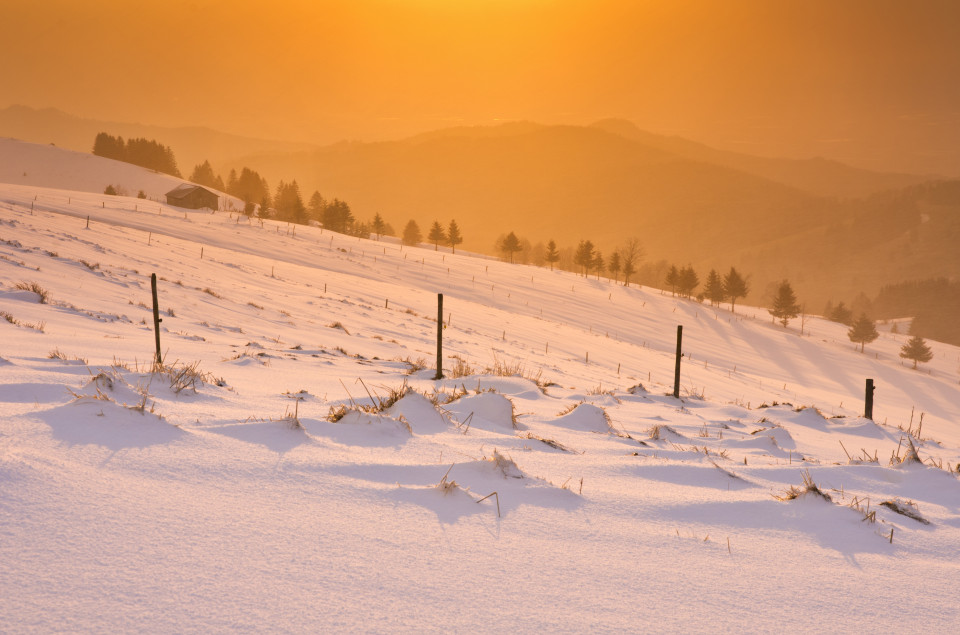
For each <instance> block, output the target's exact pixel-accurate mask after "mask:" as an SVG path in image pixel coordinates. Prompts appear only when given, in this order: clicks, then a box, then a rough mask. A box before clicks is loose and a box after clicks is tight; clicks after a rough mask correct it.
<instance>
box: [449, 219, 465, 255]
mask: <svg viewBox="0 0 960 635" xmlns="http://www.w3.org/2000/svg"><path fill="white" fill-rule="evenodd" d="M462 242H463V235H462V234H461V233H460V226H459V225H457V221H456V220H451V221H450V226H449V227H447V244H448V245H450V249H451V250H453V253H457V245H459V244H460V243H462Z"/></svg>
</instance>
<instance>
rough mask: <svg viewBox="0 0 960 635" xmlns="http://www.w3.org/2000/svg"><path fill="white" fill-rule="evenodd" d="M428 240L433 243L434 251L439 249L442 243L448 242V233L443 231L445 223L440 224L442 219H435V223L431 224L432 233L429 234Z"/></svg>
mask: <svg viewBox="0 0 960 635" xmlns="http://www.w3.org/2000/svg"><path fill="white" fill-rule="evenodd" d="M427 240H429V241H430V242H432V243H433V250H434V251H437V248H438V247H439V246H440V243H442V242H446V240H447V234H446V232H445V231H443V225H441V224H440V221H436V220H435V221H433V225H431V226H430V233H429V234H427Z"/></svg>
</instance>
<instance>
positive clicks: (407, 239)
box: [403, 220, 423, 246]
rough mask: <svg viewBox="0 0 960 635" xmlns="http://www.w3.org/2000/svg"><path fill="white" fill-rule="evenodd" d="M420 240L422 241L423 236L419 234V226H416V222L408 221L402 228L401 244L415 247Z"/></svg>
mask: <svg viewBox="0 0 960 635" xmlns="http://www.w3.org/2000/svg"><path fill="white" fill-rule="evenodd" d="M421 240H423V234H421V233H420V225H417V221H415V220H410V221H409V222H408V223H407V226H406V227H404V228H403V244H404V245H410V246H416V245H419V244H420V241H421Z"/></svg>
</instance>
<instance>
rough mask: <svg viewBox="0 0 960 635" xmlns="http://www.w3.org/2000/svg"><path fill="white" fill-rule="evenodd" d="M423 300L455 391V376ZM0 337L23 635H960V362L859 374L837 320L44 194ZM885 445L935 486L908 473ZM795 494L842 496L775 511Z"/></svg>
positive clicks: (4, 571) (25, 219) (15, 256)
mask: <svg viewBox="0 0 960 635" xmlns="http://www.w3.org/2000/svg"><path fill="white" fill-rule="evenodd" d="M68 200H69V202H68ZM31 203H32V204H33V208H34V210H33V212H32V213H31V209H30V208H31ZM135 205H136V206H137V211H133V210H134V206H135ZM88 216H89V218H90V222H89V228H87V217H88ZM647 239H648V240H654V237H647ZM201 250H202V259H201ZM151 273H156V274H157V276H158V278H159V285H158V286H159V296H160V309H161V317H162V319H163V322H162V329H161V344H162V350H163V355H164V356H165V362H166V364H167V365H168V366H171V367H175V368H178V369H181V370H182V369H183V368H184V367H185V366H189V365H194V364H195V366H194V368H195V370H198V371H200V372H201V373H202V381H197V382H196V383H195V384H194V385H192V386H187V387H185V388H183V389H182V390H179V391H177V387H178V386H176V385H174V386H171V377H170V374H169V373H168V374H157V373H151V372H150V370H151V368H150V367H151V361H152V358H153V354H154V335H153V330H152V320H153V316H152V306H151V292H150V274H151ZM22 282H25V283H36V284H37V285H38V286H39V287H40V288H41V289H43V290H45V291H46V292H47V294H48V297H47V300H46V303H40V302H39V296H38V295H37V294H36V293H33V292H32V291H29V290H18V289H16V286H17V284H18V283H22ZM437 293H443V294H444V316H443V319H444V322H446V323H447V324H446V328H445V329H444V331H443V338H444V346H445V348H444V366H445V369H446V370H447V372H448V374H449V373H450V371H451V370H452V369H453V368H454V366H455V365H457V364H458V362H459V363H460V364H461V370H462V371H468V374H467V375H465V376H462V377H457V378H452V377H448V378H447V379H444V380H440V381H435V380H433V376H434V373H435V359H436V358H435V355H436V350H435V344H436V335H437V323H436V319H437V297H436V294H437ZM0 311H3V312H4V314H5V316H6V315H9V316H10V319H12V320H14V322H10V321H8V320H7V319H3V320H0V336H2V339H0V598H2V601H0V631H3V632H32V631H71V632H77V631H97V632H104V631H153V632H224V631H248V632H261V631H268V632H274V631H296V632H331V631H381V632H382V631H409V632H451V631H456V632H470V631H502V630H504V629H509V630H518V631H523V632H526V631H546V632H565V631H566V632H569V631H576V632H601V631H606V632H652V631H709V632H713V631H750V632H753V631H776V632H790V631H818V632H833V631H841V630H843V631H880V630H884V629H898V630H899V629H902V628H904V627H906V626H908V625H909V626H910V627H914V626H916V627H922V628H925V629H932V631H933V632H946V631H952V630H954V629H955V628H956V624H957V619H958V617H960V609H958V607H960V601H958V600H957V598H958V597H960V593H958V592H960V511H958V510H960V483H958V479H957V475H956V472H954V473H950V472H949V471H948V468H952V469H953V470H956V466H957V463H958V462H960V428H958V424H960V390H958V388H960V386H958V379H960V377H958V366H960V352H958V349H957V348H956V347H953V346H947V345H943V344H940V343H936V342H931V343H930V344H931V346H932V348H933V351H934V355H935V357H934V359H933V361H932V362H930V363H929V364H925V365H922V366H921V368H920V369H918V370H913V369H912V368H911V367H910V365H909V364H904V363H901V360H900V359H899V357H898V352H899V348H900V346H901V345H902V343H903V341H904V336H903V335H893V334H890V333H889V332H884V333H883V334H882V335H881V337H880V339H879V340H877V341H876V342H873V343H872V344H868V345H867V347H866V352H865V353H863V354H861V353H860V352H859V351H858V350H855V347H854V345H853V344H851V343H850V342H849V341H848V340H847V338H846V329H845V327H843V326H841V325H837V324H833V323H829V322H825V321H822V320H819V319H816V318H810V319H808V320H807V322H806V325H805V334H804V335H803V336H801V335H800V334H799V330H800V324H799V320H795V321H794V322H793V323H791V325H790V327H789V328H788V329H784V328H783V327H781V326H779V325H774V324H772V323H771V320H770V317H769V315H768V314H767V313H766V311H765V310H762V309H754V308H750V307H737V312H736V314H735V315H734V314H731V312H730V311H729V307H727V306H726V305H724V307H723V308H720V309H715V308H711V307H709V306H707V305H702V304H698V303H696V302H694V301H687V300H679V299H676V298H672V297H670V295H669V293H667V294H664V293H661V292H660V291H658V290H654V289H649V288H637V287H631V288H624V287H623V286H622V285H620V286H618V285H615V284H613V283H611V282H609V281H607V280H605V279H604V280H600V281H597V280H596V279H585V278H583V277H578V276H575V275H573V274H570V273H561V272H551V271H549V270H546V269H542V268H535V267H528V266H519V265H509V264H505V263H500V262H497V261H495V260H490V259H486V258H481V257H476V256H470V255H461V254H457V255H452V254H450V253H447V252H446V251H444V250H442V249H441V250H439V251H434V249H433V248H432V247H429V248H426V247H425V248H409V247H404V248H402V249H401V247H400V246H399V245H398V244H397V243H396V242H395V241H394V240H392V239H384V240H382V241H368V240H358V239H356V238H349V237H346V236H342V235H338V234H331V233H330V232H321V230H320V229H318V228H308V227H297V228H296V232H295V235H294V231H293V228H290V227H288V226H287V225H286V224H278V223H276V222H273V221H266V222H264V223H262V224H261V223H260V222H259V221H253V222H251V221H249V220H247V219H246V218H245V217H241V218H240V219H238V218H237V217H236V215H230V214H228V213H225V212H224V213H216V214H213V213H210V212H196V211H186V212H185V211H184V210H179V209H175V208H169V207H166V206H164V205H161V204H159V203H149V204H148V203H145V202H144V201H142V200H139V201H138V200H137V199H133V198H118V197H106V196H103V195H99V194H84V193H80V192H67V191H61V190H52V189H42V188H38V187H32V186H23V185H0ZM15 322H16V323H15ZM678 324H680V325H683V327H684V339H683V349H684V352H685V356H686V357H685V359H684V365H683V377H682V380H681V386H682V390H681V394H682V398H681V399H680V400H677V399H674V398H673V397H672V396H668V393H670V392H671V391H672V389H673V366H674V349H675V346H676V340H675V337H676V327H677V325H678ZM41 327H42V330H39V328H41ZM881 328H882V327H881ZM588 357H589V361H587V358H588ZM418 360H419V361H420V363H422V364H424V367H423V369H422V370H418V371H415V372H413V373H412V374H408V373H409V371H410V368H411V362H412V363H417V362H418ZM464 366H468V367H469V368H465V367H464ZM498 368H499V370H500V371H501V372H503V371H504V370H506V371H509V372H511V373H513V374H511V375H510V376H501V375H500V374H498V373H497V369H498ZM866 378H873V379H874V380H875V381H876V383H877V392H876V406H875V417H874V418H875V420H876V422H877V423H874V422H871V421H869V420H866V419H863V418H862V417H861V416H860V415H861V414H862V412H863V394H864V381H865V379H866ZM408 389H409V391H408V392H406V393H405V396H403V397H402V398H400V399H399V400H398V401H396V403H392V404H391V402H393V401H394V400H395V399H397V398H398V397H400V396H401V395H403V394H404V391H405V390H408ZM775 404H779V405H775ZM371 405H377V406H378V407H377V408H371V407H369V406H371ZM381 405H382V407H380V406H381ZM331 411H334V412H337V411H339V413H340V414H342V415H343V416H342V418H340V419H339V420H338V421H336V422H333V421H329V420H328V413H330V412H331ZM294 413H295V414H296V421H298V422H299V425H297V424H296V421H295V420H294ZM921 415H922V430H919V432H918V428H919V424H920V421H921ZM334 418H336V417H334ZM898 426H900V427H902V428H904V429H906V428H907V427H912V430H913V432H914V435H913V437H911V438H912V442H913V443H915V444H916V447H917V451H918V454H919V458H920V459H921V460H922V461H923V463H922V464H917V463H902V464H900V463H898V462H896V461H894V463H893V464H891V456H892V455H899V456H900V457H901V458H903V457H904V456H906V455H907V452H908V444H909V443H908V435H907V434H906V433H905V432H904V431H903V430H901V429H900V428H899V427H898ZM917 436H919V437H920V439H922V440H918V439H917ZM848 455H849V457H850V458H848ZM873 457H876V461H874V460H873ZM934 463H935V464H936V465H937V466H942V468H941V467H936V466H934V465H933V464H934ZM806 471H809V479H810V480H811V481H812V482H813V483H815V484H816V485H817V486H819V488H820V489H821V490H822V491H823V492H825V493H826V494H828V495H829V497H830V498H831V499H832V500H831V501H827V500H826V499H824V498H822V497H819V496H817V495H815V494H813V493H807V494H804V495H801V496H800V497H799V498H797V499H795V500H779V499H778V498H786V497H787V496H786V495H787V494H788V492H789V490H790V488H791V487H795V488H797V489H803V486H804V476H805V473H806ZM438 485H439V487H438ZM493 492H496V495H495V496H489V497H488V498H485V499H484V497H487V496H488V495H490V494H492V493H493ZM481 499H483V500H482V501H481ZM885 501H893V502H894V503H896V504H897V505H900V506H901V508H902V509H907V510H911V511H912V513H914V514H915V515H917V516H919V517H921V518H923V519H924V520H927V521H929V524H923V523H922V522H920V521H919V520H916V519H914V518H911V517H908V516H906V515H903V514H900V513H897V512H896V511H894V510H892V509H891V508H890V507H888V506H884V505H882V504H881V503H883V502H885ZM857 507H859V510H858V509H856V508H857ZM871 519H872V520H875V522H871ZM891 531H892V532H893V535H892V543H891V539H890V535H891Z"/></svg>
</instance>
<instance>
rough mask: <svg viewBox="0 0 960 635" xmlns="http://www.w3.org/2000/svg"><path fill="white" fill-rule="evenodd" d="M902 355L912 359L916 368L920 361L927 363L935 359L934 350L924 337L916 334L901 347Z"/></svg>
mask: <svg viewBox="0 0 960 635" xmlns="http://www.w3.org/2000/svg"><path fill="white" fill-rule="evenodd" d="M900 357H902V358H904V359H912V360H913V367H914V368H916V367H917V363H918V362H919V363H924V364H925V363H927V362H929V361H930V360H931V359H933V351H931V350H930V347H929V346H927V343H926V342H925V341H924V339H923V338H922V337H920V336H919V335H914V336H913V337H911V338H910V339H909V340H908V341H907V343H906V344H904V345H903V347H902V348H901V349H900Z"/></svg>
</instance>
